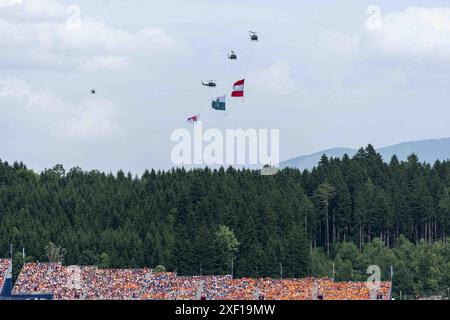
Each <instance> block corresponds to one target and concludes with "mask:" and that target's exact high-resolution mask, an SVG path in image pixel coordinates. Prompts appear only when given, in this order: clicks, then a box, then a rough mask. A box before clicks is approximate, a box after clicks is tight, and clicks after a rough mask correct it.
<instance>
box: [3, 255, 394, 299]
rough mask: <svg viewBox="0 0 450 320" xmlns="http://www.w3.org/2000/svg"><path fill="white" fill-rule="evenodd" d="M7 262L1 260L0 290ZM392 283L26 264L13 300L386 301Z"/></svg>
mask: <svg viewBox="0 0 450 320" xmlns="http://www.w3.org/2000/svg"><path fill="white" fill-rule="evenodd" d="M9 263H10V260H0V284H1V283H3V281H2V277H4V275H5V273H6V270H7V268H8V266H9ZM390 289H391V283H390V282H380V283H379V284H378V285H377V286H374V287H372V288H370V287H369V286H368V285H367V283H366V282H335V281H333V280H332V279H327V278H320V279H316V278H305V279H271V278H261V279H250V278H242V279H233V278H232V277H231V276H229V275H228V276H192V277H179V276H177V275H176V274H175V273H170V272H164V273H154V272H153V270H151V269H146V268H144V269H99V268H97V267H95V266H63V265H62V264H61V263H27V264H25V265H24V267H23V268H22V270H21V273H20V275H19V277H18V279H17V281H16V283H15V285H14V288H13V295H33V294H52V295H53V299H54V300H258V299H259V300H388V299H389V298H390Z"/></svg>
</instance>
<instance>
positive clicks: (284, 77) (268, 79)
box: [249, 61, 296, 94]
mask: <svg viewBox="0 0 450 320" xmlns="http://www.w3.org/2000/svg"><path fill="white" fill-rule="evenodd" d="M249 81H250V82H251V83H252V86H253V87H256V88H258V89H259V90H262V91H266V92H270V93H272V94H288V93H290V92H292V91H293V90H295V88H296V83H295V81H294V79H293V78H292V77H291V74H290V67H289V64H287V63H286V62H285V61H279V62H276V63H274V64H273V65H271V66H270V67H268V68H266V69H263V70H259V71H257V72H255V73H253V74H251V75H250V76H249Z"/></svg>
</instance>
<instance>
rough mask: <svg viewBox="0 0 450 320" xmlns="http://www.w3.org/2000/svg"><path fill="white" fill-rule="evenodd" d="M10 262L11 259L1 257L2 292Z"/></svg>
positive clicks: (0, 278)
mask: <svg viewBox="0 0 450 320" xmlns="http://www.w3.org/2000/svg"><path fill="white" fill-rule="evenodd" d="M10 264H11V260H9V259H0V292H1V289H2V287H3V283H4V282H5V277H6V273H7V272H8V269H9V265H10Z"/></svg>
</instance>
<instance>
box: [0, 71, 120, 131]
mask: <svg viewBox="0 0 450 320" xmlns="http://www.w3.org/2000/svg"><path fill="white" fill-rule="evenodd" d="M1 98H10V99H14V100H16V101H17V102H18V105H19V106H23V107H25V108H26V111H27V114H28V115H32V118H33V122H32V123H28V125H30V126H39V129H41V130H47V131H48V133H50V134H53V135H54V136H57V137H61V136H62V137H67V138H73V139H107V138H110V137H112V136H114V135H116V134H117V133H118V132H120V130H121V126H120V123H119V118H120V115H119V110H118V109H117V107H116V105H115V104H114V103H113V102H111V101H109V100H106V99H101V98H96V97H92V98H91V99H89V100H85V101H82V102H81V103H79V104H72V103H70V102H67V101H65V100H63V99H62V98H61V97H59V96H57V95H54V94H51V93H48V92H34V91H33V90H32V89H31V88H30V86H29V85H28V84H27V83H26V82H24V81H22V80H19V79H0V102H2V101H1ZM8 105H9V103H8ZM4 112H6V113H7V112H8V110H4ZM11 113H14V112H13V111H11ZM26 120H27V118H26V117H25V118H22V119H21V121H26ZM41 124H45V125H41Z"/></svg>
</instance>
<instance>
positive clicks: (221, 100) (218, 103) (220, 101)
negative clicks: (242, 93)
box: [212, 96, 226, 111]
mask: <svg viewBox="0 0 450 320" xmlns="http://www.w3.org/2000/svg"><path fill="white" fill-rule="evenodd" d="M225 98H226V96H221V97H217V98H216V100H213V101H212V108H213V109H215V110H219V111H225Z"/></svg>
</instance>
